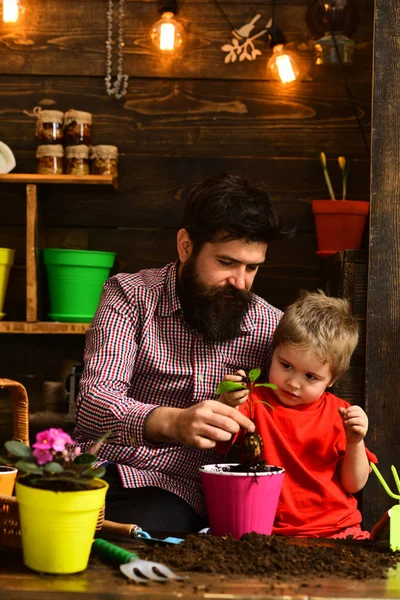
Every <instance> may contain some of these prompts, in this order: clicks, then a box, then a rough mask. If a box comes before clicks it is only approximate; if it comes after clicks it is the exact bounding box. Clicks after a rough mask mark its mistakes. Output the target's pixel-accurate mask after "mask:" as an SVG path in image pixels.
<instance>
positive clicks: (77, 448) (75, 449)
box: [72, 446, 82, 456]
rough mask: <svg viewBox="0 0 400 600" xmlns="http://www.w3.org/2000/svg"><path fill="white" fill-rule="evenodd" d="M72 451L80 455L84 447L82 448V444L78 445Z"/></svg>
mask: <svg viewBox="0 0 400 600" xmlns="http://www.w3.org/2000/svg"><path fill="white" fill-rule="evenodd" d="M72 453H73V454H74V456H80V455H81V454H82V449H81V448H80V446H77V447H76V448H74V449H73V450H72Z"/></svg>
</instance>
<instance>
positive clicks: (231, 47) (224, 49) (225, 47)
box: [221, 44, 233, 52]
mask: <svg viewBox="0 0 400 600" xmlns="http://www.w3.org/2000/svg"><path fill="white" fill-rule="evenodd" d="M221 50H223V51H224V52H230V51H231V50H233V46H231V45H230V44H225V45H224V46H221Z"/></svg>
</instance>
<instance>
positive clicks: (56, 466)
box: [43, 462, 64, 473]
mask: <svg viewBox="0 0 400 600" xmlns="http://www.w3.org/2000/svg"><path fill="white" fill-rule="evenodd" d="M43 469H44V470H45V471H46V473H62V472H63V471H64V468H63V466H62V465H60V463H57V462H48V463H46V464H45V466H44V467H43Z"/></svg>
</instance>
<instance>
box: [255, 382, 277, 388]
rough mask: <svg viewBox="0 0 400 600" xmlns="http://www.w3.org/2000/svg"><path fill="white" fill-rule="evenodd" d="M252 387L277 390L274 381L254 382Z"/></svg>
mask: <svg viewBox="0 0 400 600" xmlns="http://www.w3.org/2000/svg"><path fill="white" fill-rule="evenodd" d="M254 387H268V388H271V389H272V390H277V389H278V387H277V386H276V385H275V384H274V383H255V384H254Z"/></svg>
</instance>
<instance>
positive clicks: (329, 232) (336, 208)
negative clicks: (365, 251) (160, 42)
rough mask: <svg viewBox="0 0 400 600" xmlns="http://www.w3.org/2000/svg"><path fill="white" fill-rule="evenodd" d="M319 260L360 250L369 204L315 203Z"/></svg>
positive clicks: (363, 201) (345, 201) (360, 201)
mask: <svg viewBox="0 0 400 600" xmlns="http://www.w3.org/2000/svg"><path fill="white" fill-rule="evenodd" d="M312 209H313V213H314V219H315V228H316V232H317V242H318V252H317V254H318V255H319V256H330V255H331V254H335V252H339V251H340V250H359V249H360V247H361V240H362V237H363V233H364V227H365V223H366V220H367V216H368V213H369V202H367V201H366V200H313V202H312Z"/></svg>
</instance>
